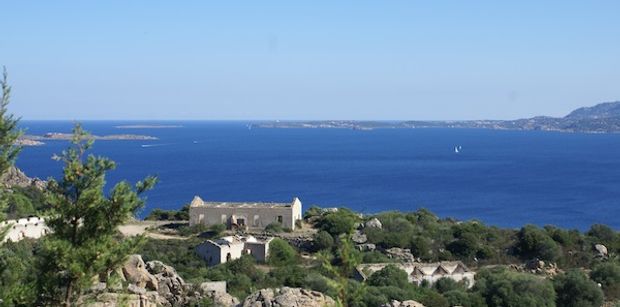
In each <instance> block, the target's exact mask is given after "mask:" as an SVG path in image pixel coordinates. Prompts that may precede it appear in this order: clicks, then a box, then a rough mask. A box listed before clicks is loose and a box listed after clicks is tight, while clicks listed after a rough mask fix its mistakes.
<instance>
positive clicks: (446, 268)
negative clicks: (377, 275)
mask: <svg viewBox="0 0 620 307" xmlns="http://www.w3.org/2000/svg"><path fill="white" fill-rule="evenodd" d="M389 264H392V265H395V266H396V267H398V268H399V269H401V270H403V271H405V272H407V276H408V279H409V282H411V283H415V284H417V285H420V284H421V283H422V282H423V281H425V280H426V281H427V282H429V283H430V284H431V285H432V284H434V283H435V282H436V281H437V280H439V279H440V278H444V277H445V278H450V279H453V280H454V281H457V282H458V281H462V280H464V281H466V282H467V287H468V288H471V287H473V286H474V276H475V274H476V273H475V272H472V271H470V270H469V268H468V267H467V266H465V264H463V263H462V262H461V261H443V262H435V263H421V262H410V263H369V264H361V265H359V266H357V268H356V270H355V279H357V280H359V281H364V280H366V279H367V278H368V277H370V275H372V274H373V273H374V272H376V271H379V270H381V269H383V268H384V267H386V266H387V265H389Z"/></svg>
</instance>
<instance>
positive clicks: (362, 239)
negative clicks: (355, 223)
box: [351, 230, 368, 244]
mask: <svg viewBox="0 0 620 307" xmlns="http://www.w3.org/2000/svg"><path fill="white" fill-rule="evenodd" d="M351 240H352V241H353V242H355V243H356V244H364V243H366V241H368V238H367V237H366V235H365V234H363V233H362V232H361V231H359V230H356V231H355V232H353V234H352V235H351Z"/></svg>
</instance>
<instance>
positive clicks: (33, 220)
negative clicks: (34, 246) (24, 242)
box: [0, 217, 49, 242]
mask: <svg viewBox="0 0 620 307" xmlns="http://www.w3.org/2000/svg"><path fill="white" fill-rule="evenodd" d="M2 229H6V231H7V233H6V235H5V236H4V238H3V239H2V240H1V241H0V242H6V241H12V242H17V241H19V240H21V239H24V238H31V239H38V238H40V237H42V236H44V235H46V234H47V233H48V232H49V228H47V226H46V225H45V220H44V219H43V218H40V217H28V218H23V219H18V220H8V221H3V222H0V230H2Z"/></svg>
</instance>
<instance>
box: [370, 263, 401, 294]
mask: <svg viewBox="0 0 620 307" xmlns="http://www.w3.org/2000/svg"><path fill="white" fill-rule="evenodd" d="M367 283H368V284H369V285H371V286H375V287H381V286H393V287H400V288H403V287H407V286H408V285H409V280H408V278H407V272H405V271H403V270H401V269H400V268H398V267H397V266H395V265H393V264H389V265H387V266H385V267H384V268H382V269H381V270H379V271H376V272H374V273H373V274H372V275H370V277H369V278H368V281H367Z"/></svg>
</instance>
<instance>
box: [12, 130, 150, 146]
mask: <svg viewBox="0 0 620 307" xmlns="http://www.w3.org/2000/svg"><path fill="white" fill-rule="evenodd" d="M72 138H73V134H71V133H59V132H49V133H46V134H44V135H24V136H23V137H22V138H21V139H20V140H18V143H19V144H20V145H25V146H37V145H43V144H44V143H43V142H41V141H46V140H47V141H56V140H58V141H69V140H71V139H72ZM90 138H91V139H93V140H101V141H150V140H158V138H157V137H154V136H149V135H139V134H110V135H103V136H100V135H91V136H90Z"/></svg>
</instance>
